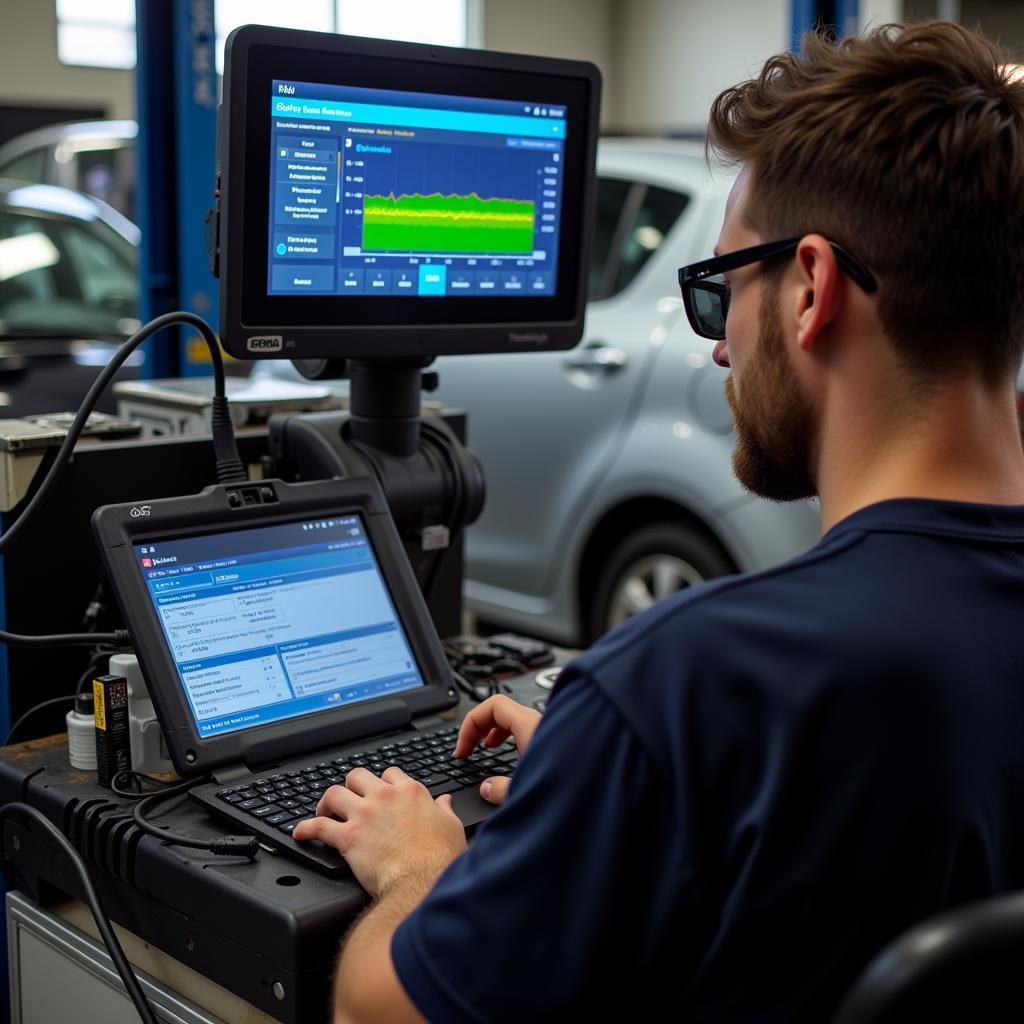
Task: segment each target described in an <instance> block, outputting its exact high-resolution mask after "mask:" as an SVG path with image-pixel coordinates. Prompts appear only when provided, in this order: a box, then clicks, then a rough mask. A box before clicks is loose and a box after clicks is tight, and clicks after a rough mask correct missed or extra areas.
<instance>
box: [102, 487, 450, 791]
mask: <svg viewBox="0 0 1024 1024" xmlns="http://www.w3.org/2000/svg"><path fill="white" fill-rule="evenodd" d="M239 491H241V492H242V494H243V496H244V500H241V501H239V498H238V497H237V496H236V497H234V499H233V498H232V495H233V494H235V492H239ZM233 502H234V503H233ZM143 510H146V511H143ZM352 513H355V514H359V515H360V516H361V517H362V519H363V522H364V524H365V527H366V534H367V539H368V540H369V542H370V545H371V547H372V548H373V551H374V554H375V555H376V558H377V561H378V564H379V566H380V570H381V576H382V578H383V580H384V582H385V585H386V586H387V588H388V591H389V593H390V595H391V600H392V602H393V604H394V607H395V610H396V612H397V614H398V618H399V620H400V622H401V624H402V627H403V629H404V630H405V634H406V637H407V638H408V641H409V646H410V647H411V648H412V653H413V656H414V658H415V660H416V665H417V667H418V668H419V670H420V673H421V675H422V677H423V680H424V683H425V685H423V686H421V687H417V688H416V689H415V690H410V691H407V692H403V693H398V694H390V695H388V696H387V697H382V698H377V699H374V700H368V701H366V702H365V703H360V704H357V705H348V706H340V707H333V708H328V709H326V710H323V711H317V712H313V713H310V714H308V715H302V716H298V717H295V718H290V719H286V720H284V721H280V722H271V723H268V724H266V725H262V726H258V727H254V728H251V729H245V730H239V731H236V732H228V733H222V734H219V735H216V736H208V737H201V736H200V734H199V731H198V729H197V727H196V723H195V720H194V719H193V717H192V713H191V710H190V708H189V706H188V698H187V697H186V695H185V692H184V690H183V688H182V685H181V680H180V677H179V675H178V670H177V667H176V665H175V662H174V658H173V656H172V654H171V651H170V649H169V647H168V645H167V641H166V639H165V637H164V633H163V630H162V628H161V625H160V620H159V618H158V616H157V613H156V610H155V608H154V607H153V604H152V602H151V600H150V597H149V593H148V591H147V588H146V584H145V581H144V580H143V578H142V574H141V573H140V572H139V569H138V565H137V561H136V557H135V554H134V552H133V545H135V544H148V543H154V544H155V543H159V542H160V541H166V540H170V539H181V538H183V537H189V536H195V535H199V534H209V533H216V532H218V531H223V530H239V529H245V528H246V527H254V528H255V527H262V526H274V525H277V524H280V523H288V522H294V521H299V520H302V519H305V518H324V517H327V516H330V517H335V516H341V515H346V514H352ZM92 525H93V531H94V533H95V535H96V540H97V544H98V547H99V551H100V557H101V559H102V562H103V565H104V567H105V569H106V571H107V575H108V578H109V580H110V583H111V587H112V589H113V591H114V594H115V595H116V597H117V603H118V605H119V606H120V608H121V612H122V614H123V615H124V619H125V622H126V624H127V626H128V629H129V631H130V632H131V635H132V642H133V644H134V646H135V652H136V654H137V656H138V659H139V664H140V666H141V667H142V673H143V675H144V677H145V679H146V683H147V685H148V688H149V693H150V695H151V696H152V698H153V703H154V705H155V707H156V711H157V717H158V718H159V720H160V725H161V727H162V728H163V730H164V734H165V736H166V738H167V746H168V749H169V751H170V755H171V760H172V761H173V763H174V767H175V769H176V770H177V771H178V773H179V774H180V775H183V776H192V775H201V774H203V773H205V772H209V771H212V770H214V769H217V768H221V767H224V766H226V765H240V764H243V763H244V764H245V765H247V766H248V767H249V768H257V767H260V766H263V765H268V764H272V763H275V762H277V761H280V760H283V759H285V758H289V757H294V756H297V755H303V754H308V753H310V752H312V751H315V750H317V749H319V748H321V747H327V746H332V745H337V744H340V743H345V742H348V741H349V740H352V739H356V738H360V737H363V736H367V735H370V734H372V733H374V732H383V731H385V730H388V729H395V728H399V727H402V726H404V725H406V724H408V722H409V721H410V720H411V719H412V718H415V717H417V716H421V715H427V714H433V713H436V712H438V711H441V710H444V709H447V708H449V707H452V706H453V705H454V704H456V703H457V700H458V698H457V695H456V693H455V689H454V686H453V684H452V679H451V670H450V669H449V667H448V663H447V661H446V659H445V656H444V651H443V649H442V647H441V642H440V640H439V639H438V636H437V631H436V630H435V628H434V625H433V623H432V621H431V619H430V614H429V612H428V611H427V606H426V604H425V602H424V600H423V595H422V593H421V591H420V588H419V586H418V585H417V583H416V578H415V576H414V575H413V572H412V569H411V567H410V565H409V560H408V558H407V556H406V554H405V550H404V549H403V547H402V542H401V540H400V538H399V536H398V533H397V531H396V530H395V526H394V523H393V521H392V519H391V515H390V513H389V512H388V509H387V504H386V503H385V500H384V496H383V494H382V492H381V490H380V487H379V485H378V484H377V482H376V481H375V480H372V479H370V478H368V477H362V478H356V479H349V480H324V481H313V482H309V483H296V484H289V483H284V482H283V481H280V480H261V481H259V482H252V483H245V484H217V485H214V486H212V487H207V488H206V489H205V490H204V491H202V492H201V493H200V494H197V495H192V496H189V497H183V498H165V499H161V500H158V501H153V502H150V503H148V504H147V503H142V502H136V503H133V504H124V505H108V506H105V507H102V508H98V509H97V510H96V511H95V513H94V514H93V517H92Z"/></svg>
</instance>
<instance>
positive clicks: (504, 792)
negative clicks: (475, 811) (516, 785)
mask: <svg viewBox="0 0 1024 1024" xmlns="http://www.w3.org/2000/svg"><path fill="white" fill-rule="evenodd" d="M511 782H512V780H511V779H506V778H504V777H503V776H501V775H496V776H495V777H494V778H493V779H484V781H483V782H481V783H480V795H481V796H482V797H483V798H484V799H485V800H486V801H487V802H488V803H489V804H503V803H504V802H505V797H507V796H508V787H509V785H510V784H511Z"/></svg>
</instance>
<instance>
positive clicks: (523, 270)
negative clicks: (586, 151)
mask: <svg viewBox="0 0 1024 1024" xmlns="http://www.w3.org/2000/svg"><path fill="white" fill-rule="evenodd" d="M271 88H272V90H273V94H272V96H271V97H270V116H271V133H270V140H271V145H272V152H271V157H270V197H269V204H270V210H269V217H270V225H269V226H270V231H269V235H268V238H269V248H270V252H269V254H268V281H267V289H268V294H269V295H360V296H367V295H371V296H372V295H389V296H402V295H405V296H412V295H415V296H437V297H441V296H449V297H450V296H457V295H464V296H476V297H487V296H499V295H500V296H504V297H506V298H507V297H510V296H524V295H532V296H535V297H536V296H541V297H544V296H553V295H554V294H555V292H556V291H557V273H558V266H557V260H558V236H559V225H560V218H561V208H562V175H563V166H562V163H563V159H564V146H565V138H566V128H567V126H566V108H565V107H564V106H559V105H557V104H554V105H552V104H546V103H534V102H527V101H526V100H524V101H522V102H516V101H512V100H492V99H474V98H470V97H465V96H444V95H434V94H428V93H415V92H397V91H393V90H385V89H363V88H354V87H345V86H333V85H322V84H319V85H318V84H313V83H310V82H292V81H281V80H274V81H273V82H272V83H271Z"/></svg>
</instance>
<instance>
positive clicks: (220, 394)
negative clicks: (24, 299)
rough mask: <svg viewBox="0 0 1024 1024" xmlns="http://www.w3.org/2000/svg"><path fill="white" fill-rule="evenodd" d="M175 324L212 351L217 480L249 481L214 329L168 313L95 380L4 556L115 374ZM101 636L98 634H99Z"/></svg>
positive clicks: (1, 539) (0, 540)
mask: <svg viewBox="0 0 1024 1024" xmlns="http://www.w3.org/2000/svg"><path fill="white" fill-rule="evenodd" d="M175 324H186V325H189V326H192V327H194V328H195V329H196V330H197V331H199V333H200V334H201V335H202V336H203V340H204V341H205V342H206V344H207V346H208V347H209V349H210V357H211V359H212V360H213V378H214V392H215V394H214V400H213V409H212V415H211V426H212V429H213V445H214V450H215V454H216V459H217V478H218V480H219V481H220V482H221V483H228V482H231V481H234V480H245V479H246V476H245V470H244V467H243V466H242V462H241V459H240V458H239V457H238V448H237V446H236V445H235V439H234V434H233V432H232V431H231V416H230V413H229V412H228V401H227V396H226V394H225V383H224V360H223V358H222V356H221V353H220V345H219V344H218V342H217V336H216V335H215V334H214V333H213V328H211V327H210V325H209V324H208V323H207V322H206V321H205V320H203V319H202V317H198V316H196V315H195V314H194V313H188V312H185V311H183V310H178V311H176V312H173V313H164V314H163V316H158V317H157V318H156V319H155V320H150V322H149V323H148V324H145V325H144V326H142V327H140V328H139V329H138V330H137V331H136V332H135V333H134V334H133V335H132V336H131V337H130V338H129V339H128V340H127V341H126V342H125V343H124V344H123V345H122V346H121V347H120V348H119V349H118V350H117V351H116V352H115V353H114V355H113V356H112V357H111V360H110V362H109V363H107V365H106V366H105V367H104V368H103V369H102V370H101V371H100V374H99V376H98V377H97V378H96V379H95V380H94V381H93V383H92V387H90V388H89V390H88V392H87V393H86V396H85V398H84V399H83V400H82V404H81V406H79V409H78V412H77V413H76V415H75V418H74V420H73V422H72V424H71V427H70V428H69V429H68V434H67V437H65V438H64V441H63V443H62V444H61V446H60V448H58V449H57V455H56V457H55V458H54V460H53V464H52V465H51V466H50V469H49V471H48V472H47V474H46V476H45V477H44V478H43V481H42V483H40V485H39V487H38V489H37V490H36V492H35V494H34V495H33V496H32V498H31V500H30V501H29V503H28V505H26V506H25V509H24V510H23V511H22V513H21V515H19V516H18V518H17V519H16V520H15V522H14V524H13V525H12V526H10V527H9V528H8V529H7V530H6V532H5V533H4V534H3V536H0V553H3V551H4V549H5V548H6V547H7V545H8V544H9V543H10V542H11V541H12V540H13V539H14V537H16V536H17V534H18V531H19V530H20V528H21V526H22V523H25V522H27V521H28V519H29V518H30V517H31V515H32V513H33V512H35V510H36V509H37V508H38V507H39V506H40V505H41V504H42V503H43V502H44V501H45V500H46V498H47V497H48V496H49V494H50V492H51V491H52V490H53V488H54V486H55V485H56V483H57V480H58V478H59V477H60V474H61V473H62V472H63V470H64V467H65V466H66V465H67V463H68V461H69V460H70V458H71V453H72V451H73V450H74V447H75V444H76V443H77V442H78V438H79V437H80V436H81V433H82V431H83V430H84V429H85V424H86V421H87V420H88V419H89V414H90V413H91V412H92V409H93V406H94V405H95V404H96V400H97V399H98V398H99V396H100V395H101V394H102V393H103V390H104V388H106V386H107V385H108V384H109V383H110V381H111V379H112V378H113V376H114V374H115V373H117V371H118V370H119V369H120V368H121V365H122V364H123V363H124V361H125V360H126V359H127V358H128V357H129V356H130V355H131V354H132V352H134V351H135V349H137V348H138V347H139V345H141V344H142V343H143V342H144V341H145V340H146V339H147V338H149V337H151V336H152V335H154V334H156V333H157V331H161V330H163V329H164V328H165V327H171V326H174V325H175ZM97 635H98V634H97Z"/></svg>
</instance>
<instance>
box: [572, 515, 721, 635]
mask: <svg viewBox="0 0 1024 1024" xmlns="http://www.w3.org/2000/svg"><path fill="white" fill-rule="evenodd" d="M735 571H736V566H735V565H734V564H733V563H732V561H731V560H730V559H729V557H728V555H726V553H725V552H724V551H723V550H722V549H721V547H719V545H718V544H716V543H715V541H714V540H712V539H711V538H709V537H708V536H707V535H706V534H704V533H702V532H701V531H700V530H697V529H694V528H693V527H690V526H685V525H683V524H681V523H672V522H663V523H653V524H651V525H648V526H644V527H641V528H639V529H637V530H636V531H634V532H633V533H631V534H629V535H628V536H627V537H626V538H625V539H624V540H623V541H621V542H620V543H619V544H618V546H617V547H615V548H614V549H612V551H611V553H610V554H609V556H608V559H607V561H606V562H605V565H604V567H603V568H602V569H601V571H600V573H599V575H598V577H597V583H596V584H595V586H594V590H593V598H592V600H591V601H590V605H589V616H588V619H587V622H588V636H587V640H588V641H590V642H593V641H594V640H596V639H597V638H598V637H599V636H601V635H603V634H604V633H606V632H608V630H609V629H613V628H614V627H615V626H617V625H618V624H619V623H620V622H623V621H625V620H626V619H627V618H629V617H630V616H631V615H635V614H636V613H637V612H640V611H643V610H644V609H645V608H647V607H649V606H650V605H652V604H654V602H655V601H657V600H660V599H661V598H663V597H668V596H669V595H670V594H672V593H675V592H677V591H679V590H682V589H686V588H689V587H692V586H696V585H697V584H698V583H702V582H703V581H704V580H708V579H712V578H713V577H715V576H724V575H726V574H727V573H732V572H735Z"/></svg>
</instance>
